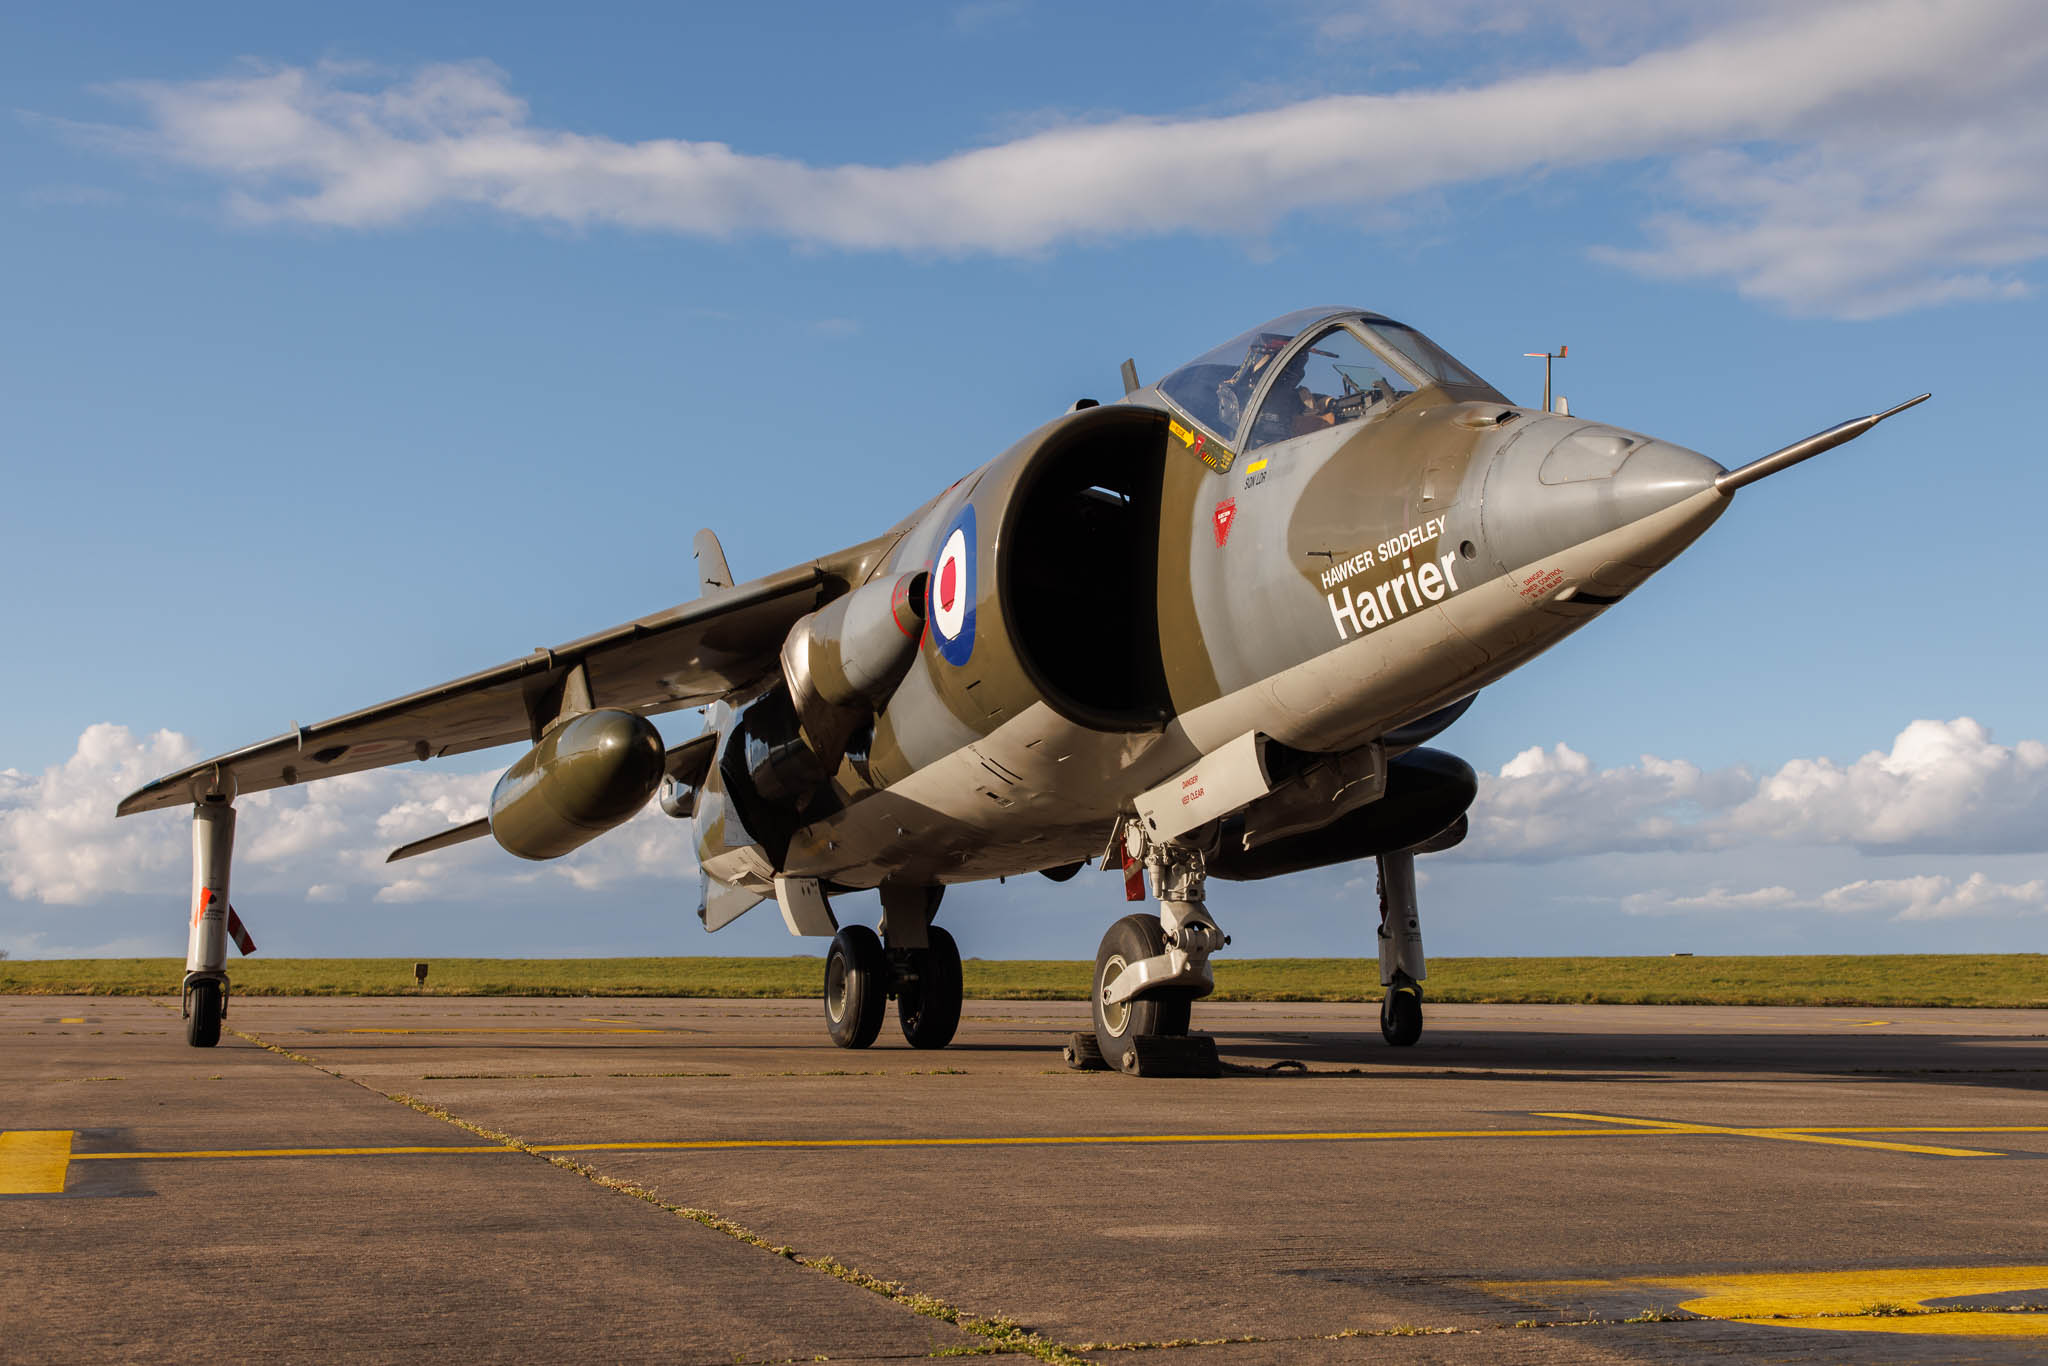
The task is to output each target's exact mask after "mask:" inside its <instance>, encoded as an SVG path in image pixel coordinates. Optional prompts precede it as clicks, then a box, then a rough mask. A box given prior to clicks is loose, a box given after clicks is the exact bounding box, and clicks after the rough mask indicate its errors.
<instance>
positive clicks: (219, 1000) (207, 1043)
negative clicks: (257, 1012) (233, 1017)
mask: <svg viewBox="0 0 2048 1366" xmlns="http://www.w3.org/2000/svg"><path fill="white" fill-rule="evenodd" d="M226 1013H227V993H226V992H225V991H224V990H223V989H222V987H221V984H220V983H219V982H194V983H193V984H192V1013H191V1014H189V1015H187V1016H186V1017H185V1042H186V1043H188V1044H191V1045H192V1046H193V1047H194V1048H211V1047H213V1046H214V1045H215V1044H217V1043H219V1042H220V1021H221V1016H223V1015H225V1014H226Z"/></svg>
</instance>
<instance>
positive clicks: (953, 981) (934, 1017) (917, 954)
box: [896, 925, 966, 1048]
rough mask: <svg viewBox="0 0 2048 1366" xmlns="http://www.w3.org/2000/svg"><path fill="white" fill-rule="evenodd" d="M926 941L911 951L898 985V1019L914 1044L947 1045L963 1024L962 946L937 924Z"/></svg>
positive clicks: (904, 1033)
mask: <svg viewBox="0 0 2048 1366" xmlns="http://www.w3.org/2000/svg"><path fill="white" fill-rule="evenodd" d="M925 945H926V947H924V948H921V949H910V950H908V951H907V956H908V962H907V964H906V967H907V968H908V972H907V974H906V975H905V976H904V978H903V979H902V980H901V981H900V982H898V983H897V986H896V1019H897V1021H898V1022H899V1023H900V1024H902V1026H903V1037H904V1038H906V1039H908V1040H909V1041H910V1046H911V1047H912V1048H944V1047H945V1046H946V1045H947V1044H949V1043H951V1042H953V1033H954V1031H955V1030H957V1029H959V1028H960V1001H961V998H962V997H963V996H965V995H966V987H965V984H964V983H963V982H962V980H961V976H960V946H959V945H958V944H955V943H954V942H953V936H952V935H950V934H948V933H946V932H945V931H944V930H942V929H940V928H939V927H938V926H937V925H933V926H931V927H930V928H928V929H927V930H926V931H925Z"/></svg>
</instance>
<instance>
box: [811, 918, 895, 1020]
mask: <svg viewBox="0 0 2048 1366" xmlns="http://www.w3.org/2000/svg"><path fill="white" fill-rule="evenodd" d="M888 1008H889V960H888V958H887V957H886V956H885V955H884V954H883V953H882V940H881V937H880V936H878V935H877V934H876V933H875V932H874V931H873V930H871V929H869V928H868V927H867V926H865V925H848V926H847V927H846V928H845V929H843V930H841V931H840V932H839V933H838V934H835V935H833V936H832V948H831V951H830V952H828V953H827V954H826V955H825V1028H827V1029H828V1030H830V1031H831V1032H832V1042H833V1043H836V1044H838V1045H839V1046H840V1047H841V1048H866V1047H867V1046H868V1045H869V1044H871V1043H873V1042H874V1041H875V1036H876V1035H877V1034H880V1033H881V1032H882V1012H883V1011H885V1010H887V1009H888Z"/></svg>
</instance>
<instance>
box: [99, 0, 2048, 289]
mask: <svg viewBox="0 0 2048 1366" xmlns="http://www.w3.org/2000/svg"><path fill="white" fill-rule="evenodd" d="M1419 12H1420V11H1419V9H1418V7H1416V6H1414V5H1396V6H1394V7H1393V9H1392V10H1391V11H1389V13H1390V14H1391V16H1392V20H1393V21H1394V22H1403V15H1406V16H1407V18H1406V20H1405V22H1408V23H1409V24H1410V25H1411V26H1419V25H1420V21H1419V20H1417V19H1416V18H1415V17H1414V16H1415V15H1416V14H1418V13H1419ZM1559 12H1560V13H1562V14H1564V15H1565V16H1567V18H1568V19H1573V21H1574V22H1576V23H1577V24H1578V25H1579V26H1580V27H1581V28H1582V29H1586V30H1589V31H1590V30H1593V29H1597V28H1598V27H1599V25H1600V24H1601V23H1607V24H1609V25H1610V26H1612V24H1613V23H1614V22H1616V21H1614V20H1613V17H1612V10H1611V8H1610V9H1608V10H1604V11H1603V10H1602V8H1601V7H1600V6H1596V5H1584V4H1572V3H1569V2H1567V3H1564V4H1563V5H1561V6H1560V7H1559ZM1759 12H1760V13H1761V14H1762V15H1763V16H1764V17H1761V18H1752V17H1750V16H1749V14H1748V12H1747V11H1744V10H1740V9H1738V11H1737V13H1738V15H1741V16H1742V19H1741V22H1739V23H1737V24H1735V25H1734V26H1732V27H1723V28H1720V29H1718V30H1713V31H1708V32H1705V33H1703V34H1700V35H1699V36H1691V37H1686V38H1683V39H1681V40H1680V41H1678V42H1676V43H1675V44H1674V45H1672V46H1669V47H1666V48H1664V49H1662V50H1659V51H1653V52H1649V53H1646V54H1643V55H1640V56H1636V57H1633V58H1631V59H1629V60H1625V61H1620V62H1616V63H1611V64H1608V65H1592V66H1583V67H1579V68H1575V69H1555V70H1550V71H1545V72H1541V73H1538V74H1533V75H1517V76H1512V77H1507V78H1504V79H1500V80H1496V81H1494V82H1492V83H1490V84H1478V85H1472V86H1467V87H1444V88H1438V89H1433V90H1415V91H1403V92H1400V93H1394V94H1381V95H1356V94H1353V95H1333V96H1326V97H1322V98H1317V99H1310V100H1304V101H1300V102H1296V103H1292V104H1287V105H1283V106H1280V107H1276V108H1270V109H1264V110H1260V111H1257V112H1250V113H1240V114H1234V115H1229V116H1223V117H1208V118H1183V119H1171V118H1143V117H1135V116H1124V117H1117V118H1111V119H1106V120H1098V121H1094V122H1086V123H1070V124H1065V125H1062V126H1058V127H1053V128H1048V129H1043V130H1039V131H1035V132H1031V133H1029V134H1027V135H1024V136H1020V137H1016V138H1014V139H1012V140H1010V141H1007V142H1003V143H1001V144H999V145H995V146H989V147H983V148H977V149H973V150H967V151H962V152H958V153H955V154H953V155H951V156H947V157H943V158H941V159H939V160H936V161H932V162H926V163H919V164H902V165H895V166H878V165H859V164H849V165H838V166H812V165H808V164H806V163H804V162H802V161H799V160H795V159H792V158H788V157H782V156H773V155H763V154H755V153H746V152H741V151H737V150H735V149H734V148H732V147H730V146H727V145H726V144H724V143H718V142H695V141H689V140H686V139H681V138H663V139H650V140H647V141H642V142H620V141H617V140H615V139H611V138H606V137H602V136H596V135H591V134H584V133H576V132H569V131H564V130H558V129H550V128H544V127H539V126H536V125H535V124H534V123H532V122H531V120H530V117H529V111H528V108H527V106H526V104H525V102H524V101H523V100H522V99H520V98H519V97H518V96H517V95H516V94H514V93H513V91H512V89H511V88H510V85H509V82H508V79H507V77H506V75H505V74H504V73H503V72H501V71H499V70H498V69H497V68H495V67H492V66H490V65H488V64H484V63H469V64H452V65H445V64H444V65H435V66H428V67H424V68H421V69H419V70H417V71H415V72H413V73H412V74H411V75H409V76H406V77H403V78H399V79H386V78H382V77H380V76H378V75H377V74H376V73H372V72H366V71H364V70H362V69H360V68H353V67H342V66H334V65H325V66H319V67H311V68H308V67H269V68H262V69H254V70H251V71H249V72H248V73H246V74H241V75H235V76H228V77H223V78H220V79H216V80H207V81H197V82H188V83H170V82H139V83H133V84H129V85H126V86H123V87H119V89H120V90H121V92H122V93H124V94H126V95H127V96H129V97H130V98H132V99H133V100H135V101H136V102H138V103H139V104H140V105H141V106H142V109H143V111H144V115H145V118H146V126H145V127H144V128H142V129H140V130H110V129H96V130H88V131H92V132H95V133H97V134H98V135H100V136H102V137H106V138H110V139H113V140H115V141H117V142H119V143H121V144H122V145H125V146H127V147H129V148H131V149H132V150H136V151H138V152H144V153H147V154H148V155H150V156H152V157H155V158H159V159H161V160H164V161H168V162H170V163H173V164H179V165H183V166H186V167H190V168H195V169H197V170H199V171H202V172H204V173H207V174H209V175H211V176H214V177H216V178H218V179H219V180H221V181H223V182H224V183H225V184H226V186H227V187H228V203H229V205H230V206H231V208H232V209H233V211H234V212H236V213H237V214H239V215H241V216H243V217H244V218H247V219H249V220H252V221H257V222H275V221H296V222H305V223H317V224H325V225H335V226H342V227H353V228H371V227H380V226H387V225H392V224H397V223H402V222H406V221H409V220H412V219H415V218H418V217H420V216H421V215H424V214H428V213H431V212H434V211H436V210H442V209H447V208H451V207H462V206H471V207H483V208H488V209H491V210H495V211H497V212H500V213H503V214H507V215H510V216H513V217H517V218H522V219H528V220H534V221H539V222H544V223H551V224H560V225H566V226H571V227H587V226H591V225H600V224H603V225H612V226H619V227H626V228H632V229H641V230H649V231H664V232H677V233H686V234H691V235H697V236H705V237H713V238H724V237H729V236H734V235H741V234H756V233H758V234H767V235H772V236H780V237H784V238H787V239H789V240H792V241H797V242H804V243H811V244H818V245H826V246H836V247H844V248H855V249H897V250H911V251H916V250H936V251H944V252H976V251H985V252H999V253H1030V252H1035V251H1039V250H1043V249H1045V248H1047V247H1049V246H1052V245H1054V244H1057V243H1061V242H1067V241H1074V240H1099V239H1104V238H1109V237H1130V236H1146V235H1156V234H1164V233H1177V232H1205V233H1215V234H1225V235H1233V236H1242V235H1249V234H1258V233H1261V232H1264V231H1267V230H1269V229H1270V228H1271V227H1273V226H1274V225H1275V224H1276V223H1277V222H1279V221H1280V220H1282V219H1284V218H1285V217H1287V216H1288V215H1290V214H1293V213H1296V212H1299V211H1303V210H1311V209H1318V208H1332V207H1345V208H1350V209H1354V210H1357V211H1360V212H1361V213H1363V214H1365V215H1366V216H1368V217H1370V216H1371V215H1372V214H1373V212H1374V210H1375V207H1376V206H1384V205H1386V204H1388V203H1390V202H1395V201H1399V200H1401V199H1403V198H1404V197H1406V196H1411V195H1415V194H1417V193H1419V192H1425V191H1433V190H1441V189H1445V188H1448V187H1453V186H1457V185H1461V184H1469V183H1473V182H1480V181H1487V180H1495V179H1499V178H1502V177H1508V176H1518V175H1526V174H1530V173H1541V172H1543V171H1547V170H1553V169H1558V168H1568V167H1586V166H1595V165H1603V164H1613V163H1621V162H1628V161H1632V160H1635V159H1642V158H1678V160H1677V162H1676V166H1677V168H1678V169H1677V170H1676V172H1675V173H1674V174H1673V175H1672V177H1671V179H1670V182H1669V183H1670V190H1671V193H1672V194H1674V195H1675V196H1676V197H1677V198H1678V200H1680V201H1681V202H1682V203H1683V205H1684V207H1682V208H1680V209H1678V210H1676V211H1670V212H1665V213H1662V214H1659V215H1656V216H1655V217H1654V218H1653V219H1652V220H1651V224H1650V228H1651V234H1652V237H1653V245H1651V246H1649V247H1647V248H1636V249H1609V250H1608V251H1607V253H1606V256H1607V259H1609V260H1611V261H1614V262H1615V263H1617V264H1620V265H1623V266H1626V267H1628V268H1631V269H1636V270H1641V271H1646V272H1651V273H1655V274H1662V275H1676V276H1685V277H1700V278H1707V279H1714V280H1726V281H1729V282H1731V283H1733V284H1734V285H1735V286H1736V287H1737V288H1738V289H1740V290H1742V291H1743V292H1744V293H1747V294H1749V295H1751V296H1753V297H1757V298H1760V299H1765V300H1768V301H1771V302H1772V303H1774V304H1777V305H1779V306H1782V307H1786V308H1790V309H1794V310H1799V311H1813V312H1824V313H1834V314H1842V315H1850V316H1870V315H1875V314H1878V313H1884V312H1890V311H1896V310H1898V309H1903V308H1910V307H1915V306H1919V305H1924V304H1929V303H1935V302H1940V301H1943V300H1947V299H1954V298H1981V297H2002V296H2005V295H2009V294H2012V293H2015V292H2017V291H2019V290H2020V289H2021V288H2023V285H2022V283H2021V282H2020V281H2019V280H2018V279H2017V277H2015V276H2014V275H2012V274H2011V272H2012V271H2014V270H2016V269H2017V268H2018V267H2019V266H2021V265H2023V264H2025V263H2027V262H2029V261H2032V260H2034V259H2037V258H2039V257H2040V256H2042V255H2044V254H2048V190H2044V189H2043V188H2042V184H2041V178H2040V177H2039V176H2038V175H2036V174H2034V173H2033V168H2035V167H2037V166H2038V165H2039V164H2040V160H2041V152H2042V150H2043V145H2042V144H2043V137H2044V134H2043V131H2042V130H2043V128H2044V120H2048V14H2044V12H2043V11H2042V9H2041V7H2040V6H2039V5H2038V4H2036V3H2034V0H1940V2H1937V0H1861V2H1859V3H1852V4H1831V5H1801V6H1777V7H1768V8H1765V9H1762V10H1761V11H1759ZM1694 13H1695V14H1696V13H1698V11H1697V10H1695V11H1694ZM1603 16H1604V17H1603ZM1345 22H1346V21H1345V20H1344V18H1343V16H1341V15H1336V14H1333V15H1331V16H1329V17H1328V18H1327V19H1326V23H1327V24H1334V25H1337V26H1338V27H1339V28H1342V27H1343V26H1344V24H1345ZM1721 22H1723V23H1724V24H1725V23H1726V22H1727V21H1726V20H1725V19H1723V20H1722V21H1721ZM1692 26H1693V25H1692V24H1679V25H1677V27H1678V28H1679V29H1680V30H1681V31H1684V30H1686V29H1688V28H1690V27H1692ZM1624 27H1625V26H1624ZM1758 144H1763V145H1762V146H1761V147H1759V146H1758ZM1190 186H1199V187H1200V191H1201V192H1200V193H1199V194H1191V193H1189V192H1188V189H1189V187H1190ZM1646 207H1647V206H1642V207H1641V208H1639V207H1637V206H1624V207H1622V208H1621V210H1620V212H1619V214H1618V215H1617V216H1618V217H1619V218H1623V219H1632V218H1636V217H1639V216H1641V212H1642V208H1646Z"/></svg>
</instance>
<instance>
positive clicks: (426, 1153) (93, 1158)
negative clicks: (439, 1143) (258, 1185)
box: [71, 1143, 519, 1162]
mask: <svg viewBox="0 0 2048 1366" xmlns="http://www.w3.org/2000/svg"><path fill="white" fill-rule="evenodd" d="M518 1151H519V1150H518V1149H517V1148H508V1147H506V1146H505V1145H504V1144H502V1143H492V1144H483V1145H477V1146H473V1147H472V1146H464V1147H412V1148H202V1149H181V1150H178V1151H174V1152H155V1153H73V1154H71V1160H72V1161H73V1162H151V1161H155V1160H157V1159H159V1158H189V1157H199V1158H224V1157H416V1156H417V1157H448V1156H465V1157H474V1156H476V1155H478V1154H479V1153H516V1152H518Z"/></svg>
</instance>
